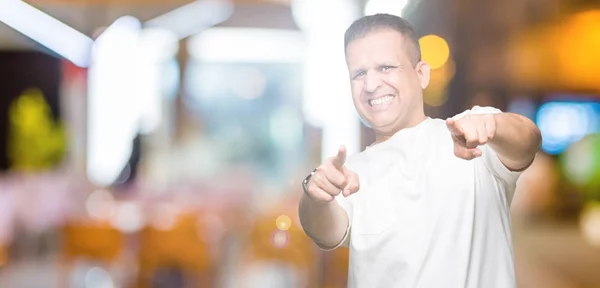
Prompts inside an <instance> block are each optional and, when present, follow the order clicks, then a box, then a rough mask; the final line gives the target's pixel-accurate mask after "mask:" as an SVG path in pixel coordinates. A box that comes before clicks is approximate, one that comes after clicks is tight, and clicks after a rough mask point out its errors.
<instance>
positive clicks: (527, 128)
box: [489, 113, 542, 171]
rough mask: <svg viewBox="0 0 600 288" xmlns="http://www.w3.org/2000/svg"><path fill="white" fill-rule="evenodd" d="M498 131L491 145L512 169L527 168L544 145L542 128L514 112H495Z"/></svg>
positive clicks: (502, 160)
mask: <svg viewBox="0 0 600 288" xmlns="http://www.w3.org/2000/svg"><path fill="white" fill-rule="evenodd" d="M494 118H495V121H496V133H495V135H494V137H493V138H492V139H491V140H490V142H489V145H490V147H491V148H492V149H494V151H496V153H497V154H498V158H499V159H500V161H501V162H502V163H503V164H504V166H506V167H507V168H508V169H510V170H512V171H520V170H523V169H526V168H527V167H528V166H529V165H530V164H531V162H532V161H533V158H534V157H535V154H536V153H537V152H538V150H539V149H540V146H541V145H542V135H541V133H540V130H539V129H538V128H537V127H536V126H535V124H534V123H533V122H532V121H531V120H529V119H528V118H526V117H524V116H521V115H518V114H513V113H498V114H494Z"/></svg>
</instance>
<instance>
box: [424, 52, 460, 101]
mask: <svg viewBox="0 0 600 288" xmlns="http://www.w3.org/2000/svg"><path fill="white" fill-rule="evenodd" d="M455 69H456V67H455V64H454V61H452V59H449V60H448V61H446V63H445V64H444V65H442V66H441V67H439V68H438V69H434V70H431V74H430V75H431V76H430V80H429V85H428V86H427V88H426V89H425V91H424V93H423V101H424V102H425V104H427V105H429V106H434V107H437V106H441V105H443V104H444V103H446V101H448V93H447V88H448V84H449V83H450V80H452V78H453V77H454V73H455V72H456V70H455Z"/></svg>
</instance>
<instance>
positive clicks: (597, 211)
mask: <svg viewBox="0 0 600 288" xmlns="http://www.w3.org/2000/svg"><path fill="white" fill-rule="evenodd" d="M580 227H581V232H582V234H583V237H584V238H585V240H586V241H587V242H588V243H589V244H591V245H593V246H596V247H600V202H592V203H588V204H587V205H586V207H585V208H584V209H583V211H582V212H581V218H580Z"/></svg>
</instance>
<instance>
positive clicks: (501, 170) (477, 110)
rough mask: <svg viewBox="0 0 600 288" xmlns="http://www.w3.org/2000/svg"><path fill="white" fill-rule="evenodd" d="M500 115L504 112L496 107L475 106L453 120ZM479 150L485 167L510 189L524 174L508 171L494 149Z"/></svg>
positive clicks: (481, 147)
mask: <svg viewBox="0 0 600 288" xmlns="http://www.w3.org/2000/svg"><path fill="white" fill-rule="evenodd" d="M498 113H502V111H501V110H500V109H497V108H494V107H479V106H474V107H473V108H472V109H470V110H466V111H464V112H463V113H460V114H458V115H456V116H454V117H453V118H454V119H460V118H461V117H463V116H465V115H474V114H498ZM479 149H480V150H481V154H482V155H481V159H482V161H483V163H484V165H485V166H486V167H487V169H488V170H490V172H491V173H493V174H494V176H495V177H496V178H498V179H500V180H502V181H503V182H504V183H505V184H506V185H507V186H508V187H512V186H514V185H516V183H517V180H518V179H519V176H520V175H521V174H522V171H511V170H510V169H508V168H507V167H506V166H505V165H504V164H503V163H502V161H500V158H498V154H497V153H496V151H494V149H492V148H491V147H490V146H488V145H481V146H480V147H479Z"/></svg>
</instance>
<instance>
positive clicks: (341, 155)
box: [333, 145, 346, 170]
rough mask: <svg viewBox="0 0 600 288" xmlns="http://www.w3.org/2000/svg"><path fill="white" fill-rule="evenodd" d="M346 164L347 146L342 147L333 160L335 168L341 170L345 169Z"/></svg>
mask: <svg viewBox="0 0 600 288" xmlns="http://www.w3.org/2000/svg"><path fill="white" fill-rule="evenodd" d="M344 163H346V146H344V145H342V146H340V148H339V149H338V153H337V155H336V156H335V157H334V158H333V166H335V168H337V169H339V170H341V169H342V167H344Z"/></svg>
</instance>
